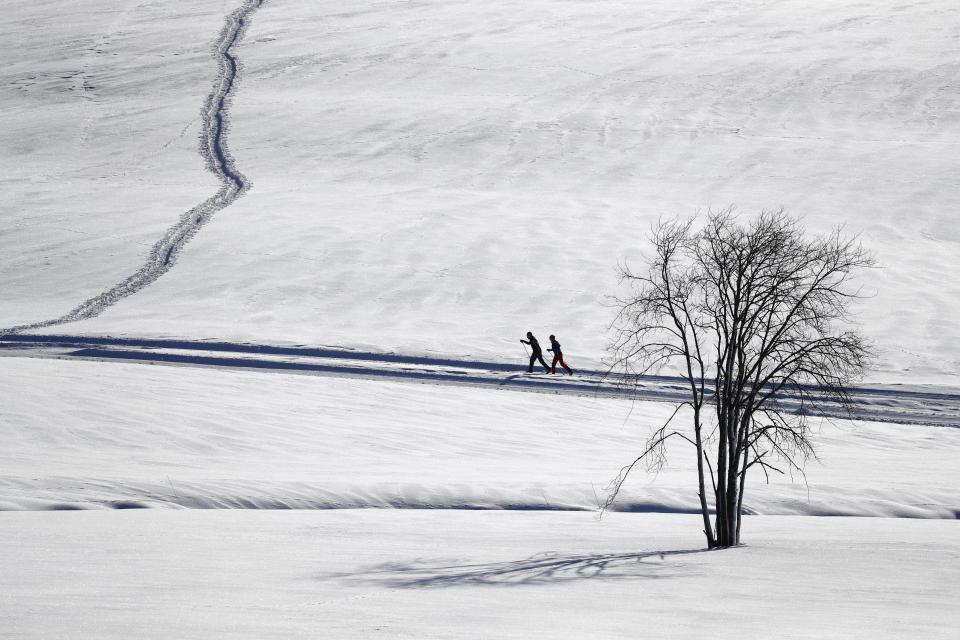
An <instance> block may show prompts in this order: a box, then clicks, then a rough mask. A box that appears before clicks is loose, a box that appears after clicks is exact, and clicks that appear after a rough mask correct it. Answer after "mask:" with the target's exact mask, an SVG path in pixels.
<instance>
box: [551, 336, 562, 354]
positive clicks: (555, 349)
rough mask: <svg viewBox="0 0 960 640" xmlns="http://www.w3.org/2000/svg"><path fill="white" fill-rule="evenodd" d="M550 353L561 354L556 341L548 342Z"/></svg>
mask: <svg viewBox="0 0 960 640" xmlns="http://www.w3.org/2000/svg"><path fill="white" fill-rule="evenodd" d="M550 351H553V353H554V355H556V354H558V353H563V352H562V351H560V343H559V342H557V341H556V340H551V341H550Z"/></svg>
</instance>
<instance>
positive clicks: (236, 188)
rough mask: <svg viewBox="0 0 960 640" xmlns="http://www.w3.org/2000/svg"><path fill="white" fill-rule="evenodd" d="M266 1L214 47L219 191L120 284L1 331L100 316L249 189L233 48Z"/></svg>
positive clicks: (211, 124) (210, 127) (204, 137)
mask: <svg viewBox="0 0 960 640" xmlns="http://www.w3.org/2000/svg"><path fill="white" fill-rule="evenodd" d="M264 2H265V0H247V2H245V3H244V4H243V6H241V7H240V8H239V9H236V10H235V11H233V12H232V13H230V14H229V15H228V16H227V18H226V24H225V25H224V27H223V29H222V30H221V32H220V37H219V38H218V39H217V42H216V44H215V46H214V48H215V50H216V52H217V54H218V55H219V66H220V70H219V72H218V73H217V79H216V80H215V81H214V84H213V90H212V91H211V93H210V95H208V96H207V100H206V102H205V104H204V108H203V122H202V128H201V136H200V155H201V156H202V157H203V158H204V160H205V161H206V165H207V168H208V169H209V170H210V172H211V173H213V174H214V175H215V176H216V177H217V179H218V180H219V181H220V189H219V190H218V191H217V192H216V193H215V194H214V195H212V196H211V197H209V198H207V199H206V200H204V201H203V202H201V203H200V204H198V205H197V206H195V207H194V208H193V209H190V210H189V211H187V212H186V213H184V214H183V215H182V216H180V220H179V221H178V222H177V223H176V224H174V225H173V226H172V227H170V228H169V229H168V230H167V232H166V233H165V234H164V235H163V237H162V238H160V240H158V241H157V243H156V244H154V245H153V248H152V249H151V250H150V253H149V255H148V256H147V259H146V262H145V263H144V264H143V266H141V267H140V268H139V269H138V270H137V271H136V272H135V273H134V274H132V275H130V276H129V277H127V278H126V279H125V280H123V281H122V282H120V283H119V284H116V285H114V286H113V287H111V288H110V289H108V290H106V291H104V292H102V293H100V294H98V295H96V296H94V297H92V298H90V299H89V300H86V301H84V302H82V303H81V304H79V305H78V306H76V307H75V308H73V309H72V310H70V311H69V312H67V313H66V314H64V315H62V316H60V317H59V318H54V319H51V320H43V321H40V322H35V323H32V324H25V325H19V326H16V327H11V328H9V329H5V330H3V331H0V333H17V332H20V331H27V330H30V329H42V328H45V327H52V326H56V325H61V324H66V323H69V322H76V321H78V320H85V319H88V318H93V317H96V316H98V315H100V314H101V313H102V312H103V311H104V310H105V309H107V308H108V307H110V306H111V305H113V304H116V303H117V302H118V301H119V300H121V299H123V298H125V297H127V296H129V295H133V294H134V293H136V292H138V291H140V290H141V289H143V288H144V287H146V286H148V285H150V284H151V283H153V282H154V281H155V280H157V278H159V277H160V276H162V275H163V274H164V273H166V272H167V271H169V270H170V269H171V268H172V267H173V265H174V263H175V262H176V258H177V255H178V254H179V253H180V250H181V249H183V247H184V246H186V244H187V243H188V242H189V241H190V239H191V238H193V236H194V235H196V233H197V231H199V230H200V228H201V227H202V226H203V225H205V224H206V223H207V222H209V221H210V219H211V218H212V217H213V216H214V214H216V213H217V212H219V211H221V210H223V209H225V208H226V207H228V206H229V205H230V204H232V203H233V202H234V201H235V200H236V199H237V198H239V197H240V196H241V195H243V194H244V192H246V191H247V190H248V189H249V188H250V181H249V180H248V179H247V178H246V177H245V176H244V175H243V174H242V173H240V171H239V170H238V169H237V168H236V166H235V165H234V162H233V159H232V157H231V156H230V152H229V150H228V148H227V144H226V133H227V115H228V110H229V109H228V108H229V103H230V97H231V93H232V91H233V87H234V85H235V84H236V81H237V75H238V73H239V70H240V65H239V62H238V60H237V58H236V56H234V54H233V53H232V52H231V49H232V48H233V46H234V45H235V44H237V43H238V42H239V41H240V40H241V39H242V38H243V35H244V32H245V31H246V28H247V25H248V24H249V19H250V16H251V14H252V13H253V12H254V11H256V10H257V9H259V8H260V7H261V6H263V3H264Z"/></svg>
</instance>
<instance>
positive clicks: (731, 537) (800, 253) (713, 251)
mask: <svg viewBox="0 0 960 640" xmlns="http://www.w3.org/2000/svg"><path fill="white" fill-rule="evenodd" d="M694 224H695V220H694V219H690V220H671V221H666V222H661V223H660V224H659V225H658V226H656V227H655V229H654V230H653V234H652V243H653V250H654V254H653V257H652V258H651V259H650V261H649V268H648V270H647V272H646V273H645V274H637V273H634V272H632V271H631V270H630V269H629V268H628V267H625V266H624V267H622V268H621V277H622V279H623V280H624V281H625V282H626V283H627V284H628V285H629V287H630V294H629V295H628V296H627V297H626V298H624V299H620V300H618V307H619V309H620V313H619V315H618V320H617V322H616V324H615V327H616V338H615V340H614V343H613V344H612V346H611V350H612V352H613V354H614V361H615V365H614V366H615V368H616V369H618V370H622V371H623V373H624V374H625V376H626V379H627V380H633V381H638V379H639V377H640V376H642V375H644V374H646V373H648V372H651V371H653V370H656V369H659V368H661V367H663V366H665V365H668V364H669V365H673V366H676V365H679V367H680V369H681V370H682V377H683V378H684V380H685V387H686V388H687V389H688V390H689V400H687V401H686V402H684V403H682V404H681V405H680V406H678V407H677V409H676V410H675V411H674V413H673V415H672V416H671V418H670V419H669V420H668V421H667V423H666V424H664V425H663V426H662V427H660V428H659V429H658V430H657V431H655V432H654V434H653V435H652V436H651V437H650V439H649V441H648V442H647V446H646V449H645V450H644V451H643V452H642V453H641V454H640V455H639V456H638V457H637V458H636V459H635V460H634V461H633V462H632V463H631V464H629V465H627V466H625V467H624V468H623V469H621V471H620V474H619V475H618V476H617V478H616V479H615V480H614V482H613V483H612V485H611V487H610V492H609V494H608V497H607V502H606V507H609V506H611V505H612V504H613V502H614V501H615V500H616V498H617V495H618V493H619V491H620V489H621V487H622V486H623V483H624V481H625V480H626V478H627V476H628V475H629V474H630V472H631V471H632V470H633V469H634V467H636V466H637V465H638V464H640V463H641V462H643V461H645V462H646V463H647V464H648V465H652V466H654V467H656V466H658V465H661V464H662V463H663V461H664V456H665V444H666V443H667V442H668V441H669V440H671V439H674V438H676V439H678V440H683V441H686V442H687V443H689V444H690V445H692V446H693V448H694V449H695V450H696V456H697V477H698V483H699V486H698V490H699V497H700V510H701V512H702V515H703V526H704V533H705V535H706V537H707V544H708V546H709V547H711V548H713V547H727V546H732V545H736V544H739V541H740V523H741V512H742V507H743V495H744V489H745V487H746V480H747V475H748V472H750V470H751V469H756V470H759V471H762V472H763V474H764V475H765V476H767V477H768V478H769V474H770V473H771V472H773V473H784V472H790V471H793V470H799V471H801V472H802V466H803V462H804V461H805V460H806V459H807V458H808V457H809V456H811V455H813V454H814V451H813V447H812V446H811V442H810V438H809V435H810V431H809V427H808V424H807V419H806V417H805V415H806V413H807V412H808V409H809V408H810V407H811V405H813V406H814V407H815V405H816V404H817V403H819V402H826V401H829V402H834V403H840V405H841V406H849V402H850V398H849V395H848V391H847V390H848V385H849V383H850V382H852V381H853V380H855V379H857V378H858V377H859V376H860V375H862V372H863V370H864V367H865V365H866V362H867V359H868V357H869V356H870V353H871V350H870V347H869V345H868V344H867V343H866V342H865V340H864V339H863V337H861V336H860V335H859V334H858V333H857V332H856V331H853V330H851V329H849V328H847V329H843V328H842V327H843V326H847V327H849V325H850V322H849V320H850V318H849V315H848V309H849V303H850V302H851V301H852V300H853V299H855V298H857V297H859V296H860V292H859V290H858V289H856V288H855V287H854V286H853V284H852V282H851V278H852V276H853V275H854V274H855V273H856V272H858V271H859V270H861V269H863V268H866V267H870V266H872V265H873V264H874V261H873V258H872V257H871V256H870V255H869V253H867V252H866V251H865V250H864V249H863V248H862V246H861V245H860V243H859V241H858V240H857V239H856V238H845V237H844V235H843V233H842V230H841V229H836V230H835V231H833V232H832V233H830V234H828V235H826V236H823V237H816V238H811V237H808V236H807V234H806V233H805V231H804V229H803V227H802V225H801V224H800V223H799V222H798V221H797V220H796V219H794V218H791V217H789V216H787V215H785V214H784V213H783V211H776V212H764V213H762V214H760V215H759V216H756V217H755V218H753V219H750V220H748V221H742V220H740V219H738V218H737V217H736V216H734V215H733V214H732V213H731V211H730V210H726V211H723V212H720V213H710V214H708V216H707V219H706V223H705V225H704V226H703V227H702V228H700V229H695V227H694ZM683 407H687V408H689V409H690V410H692V411H691V412H692V425H691V426H692V430H689V429H686V430H685V429H680V428H673V427H671V424H672V423H673V421H674V418H676V416H677V415H678V413H679V412H680V409H681V408H683ZM711 503H712V504H711ZM711 507H712V511H713V514H714V516H715V518H714V520H713V522H711V518H710V515H711Z"/></svg>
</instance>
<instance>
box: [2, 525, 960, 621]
mask: <svg viewBox="0 0 960 640" xmlns="http://www.w3.org/2000/svg"><path fill="white" fill-rule="evenodd" d="M744 526H746V527H749V528H750V531H751V538H752V541H751V543H750V545H749V546H747V547H743V548H738V549H732V550H729V551H721V552H703V551H701V549H702V543H701V540H700V539H699V537H698V529H697V516H689V515H665V514H647V515H638V514H614V515H613V516H612V517H609V518H608V517H605V518H604V519H603V520H602V521H599V522H598V521H597V518H596V516H595V515H594V514H588V513H573V514H571V513H563V514H559V513H515V512H483V513H477V512H463V511H459V512H450V511H417V512H410V511H404V512H398V511H384V510H363V511H336V512H315V511H314V512H305V511H287V512H276V511H271V512H263V511H258V512H224V511H216V512H211V511H136V512H131V511H123V512H120V513H117V512H82V513H68V514H51V513H27V514H21V515H18V516H17V517H16V518H12V519H7V520H6V522H5V523H4V535H3V537H2V538H0V554H3V556H4V557H5V558H11V557H15V558H16V562H10V561H5V562H4V570H3V571H2V572H0V591H2V593H3V598H2V600H0V602H2V603H3V604H2V605H0V636H3V637H9V638H51V637H68V638H118V639H120V638H131V637H136V638H144V639H147V638H321V637H322V638H344V639H349V638H371V637H373V638H376V637H384V638H516V639H527V638H563V639H568V638H569V639H571V640H574V639H576V640H579V639H581V638H636V637H655V638H670V639H674V638H676V639H684V638H699V637H702V636H703V634H704V633H709V635H710V636H711V637H714V638H719V639H721V640H741V639H742V638H762V637H771V636H775V637H778V638H858V639H860V638H862V639H864V640H867V639H869V640H888V639H889V640H894V639H896V640H900V639H902V638H936V639H938V640H939V639H944V640H946V639H948V638H955V637H956V628H957V624H958V623H960V614H958V613H957V607H956V599H957V581H956V576H957V571H956V568H957V564H958V562H960V536H957V524H956V522H955V521H951V522H945V521H942V520H937V521H917V520H903V519H879V520H878V519H865V518H803V517H801V518H795V517H769V516H758V517H750V518H748V519H747V521H746V522H745V524H744ZM38 532H39V533H38Z"/></svg>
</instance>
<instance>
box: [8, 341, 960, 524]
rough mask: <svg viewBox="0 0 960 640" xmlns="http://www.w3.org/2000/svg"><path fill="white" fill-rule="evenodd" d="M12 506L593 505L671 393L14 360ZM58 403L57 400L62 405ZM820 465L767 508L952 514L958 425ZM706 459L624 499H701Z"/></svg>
mask: <svg viewBox="0 0 960 640" xmlns="http://www.w3.org/2000/svg"><path fill="white" fill-rule="evenodd" d="M2 363H3V366H2V367H0V387H2V388H3V389H4V390H5V396H6V397H7V400H6V401H5V402H4V403H3V404H2V405H0V441H2V442H4V447H3V448H2V450H0V469H2V472H0V507H4V508H7V509H11V508H14V509H66V508H85V507H86V508H91V507H93V508H98V507H99V508H103V507H107V508H109V507H121V508H122V507H133V506H147V507H149V506H182V507H190V508H196V507H200V508H209V507H227V508H265V509H270V508H322V509H328V508H346V507H401V508H402V507H408V508H411V507H412V508H416V507H421V508H494V509H500V508H514V509H524V508H526V509H592V510H596V509H597V507H598V501H600V500H602V497H603V495H604V488H605V487H606V486H607V485H608V484H609V483H610V481H611V480H612V479H613V477H614V476H615V475H616V472H617V470H618V469H619V468H620V466H621V465H624V464H627V463H629V462H630V461H631V460H632V459H633V457H634V456H635V455H636V454H637V453H638V452H639V451H641V450H642V448H643V444H644V441H645V439H646V438H647V437H648V436H649V434H650V432H651V430H652V429H653V428H655V427H657V426H659V425H660V424H662V423H663V422H664V421H665V420H666V419H667V417H669V415H670V413H671V411H672V408H671V406H670V405H666V404H658V403H651V402H638V403H631V402H630V401H628V400H624V399H611V398H609V397H596V398H590V397H579V396H566V395H548V394H542V393H518V392H515V391H509V390H499V389H482V388H479V389H478V388H473V387H457V386H436V385H432V384H413V383H404V382H381V381H371V380H359V379H336V378H328V377H315V376H298V375H290V374H287V373H284V372H247V371H226V372H223V371H218V370H212V369H203V368H192V367H162V366H150V365H143V364H127V363H110V362H107V363H98V362H71V361H58V360H35V359H30V358H25V359H19V358H4V359H3V360H2ZM51 398H52V399H55V401H53V402H51V401H50V399H51ZM815 443H816V444H817V446H818V451H819V455H820V457H821V460H820V463H813V464H811V465H810V467H809V468H808V470H807V481H806V483H804V481H803V479H802V478H800V477H794V478H789V477H786V478H781V477H773V478H771V480H770V484H769V485H767V484H764V483H763V478H762V476H755V477H754V478H753V484H754V487H753V489H752V490H751V492H750V493H749V494H748V496H747V500H746V502H745V506H746V508H747V509H748V510H749V511H750V512H753V513H762V514H779V515H783V514H809V515H863V516H887V517H897V516H901V517H920V518H949V519H954V518H956V517H957V515H958V514H960V496H958V495H957V492H956V487H957V486H960V466H958V465H957V464H956V460H957V459H958V458H960V429H957V428H951V427H927V426H920V425H893V424H883V423H858V424H852V423H847V422H835V423H830V422H823V423H822V424H819V425H818V429H817V435H816V438H815ZM693 474H694V467H693V466H692V460H691V456H690V452H689V451H688V450H687V449H685V448H682V447H677V448H676V449H673V450H671V464H670V466H669V467H668V468H666V469H664V470H663V471H661V472H660V474H659V475H656V476H647V475H644V474H643V473H640V474H638V475H637V476H636V477H635V478H634V480H632V481H631V483H630V484H629V485H628V487H627V489H628V490H627V492H626V493H625V495H624V497H623V499H622V500H621V502H620V507H619V508H622V509H628V510H635V511H668V512H669V511H680V512H685V511H695V510H696V508H697V504H698V503H697V497H696V491H695V486H696V485H695V476H694V475H693Z"/></svg>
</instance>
